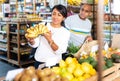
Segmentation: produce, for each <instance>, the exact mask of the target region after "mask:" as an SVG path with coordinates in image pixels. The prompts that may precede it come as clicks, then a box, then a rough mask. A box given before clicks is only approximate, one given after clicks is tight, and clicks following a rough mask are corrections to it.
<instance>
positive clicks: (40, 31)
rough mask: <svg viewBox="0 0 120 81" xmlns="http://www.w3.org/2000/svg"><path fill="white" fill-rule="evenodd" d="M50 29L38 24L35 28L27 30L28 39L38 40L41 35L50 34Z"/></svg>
mask: <svg viewBox="0 0 120 81" xmlns="http://www.w3.org/2000/svg"><path fill="white" fill-rule="evenodd" d="M48 31H49V30H48V28H47V27H46V26H45V25H43V24H38V25H36V26H35V27H30V28H28V29H27V33H26V34H25V37H26V38H36V37H38V35H40V34H44V33H46V32H48Z"/></svg>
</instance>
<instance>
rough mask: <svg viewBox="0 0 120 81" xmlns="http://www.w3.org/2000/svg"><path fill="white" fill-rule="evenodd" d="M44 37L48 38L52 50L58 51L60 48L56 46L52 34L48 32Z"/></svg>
mask: <svg viewBox="0 0 120 81" xmlns="http://www.w3.org/2000/svg"><path fill="white" fill-rule="evenodd" d="M44 37H45V38H46V40H47V41H48V43H49V44H50V46H51V48H52V49H53V50H54V51H56V50H57V49H58V46H57V45H56V44H55V42H54V41H53V40H52V33H51V32H48V33H45V34H44Z"/></svg>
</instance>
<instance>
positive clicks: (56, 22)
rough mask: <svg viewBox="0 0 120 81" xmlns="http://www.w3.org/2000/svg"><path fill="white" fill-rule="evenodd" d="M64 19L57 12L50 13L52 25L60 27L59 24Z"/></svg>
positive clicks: (55, 10)
mask: <svg viewBox="0 0 120 81" xmlns="http://www.w3.org/2000/svg"><path fill="white" fill-rule="evenodd" d="M64 19H65V18H64V17H63V16H62V14H61V13H60V12H59V11H58V10H57V9H54V10H53V11H52V23H53V24H54V25H61V22H62V21H63V20H64Z"/></svg>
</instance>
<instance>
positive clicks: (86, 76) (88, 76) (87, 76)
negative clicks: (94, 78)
mask: <svg viewBox="0 0 120 81" xmlns="http://www.w3.org/2000/svg"><path fill="white" fill-rule="evenodd" d="M83 77H84V78H85V79H87V78H90V77H91V75H90V74H88V73H85V74H84V75H83Z"/></svg>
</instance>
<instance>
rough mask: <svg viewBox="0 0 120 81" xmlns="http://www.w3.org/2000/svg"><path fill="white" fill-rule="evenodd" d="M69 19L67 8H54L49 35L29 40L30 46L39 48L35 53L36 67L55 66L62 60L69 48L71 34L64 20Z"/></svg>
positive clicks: (49, 24)
mask: <svg viewBox="0 0 120 81" xmlns="http://www.w3.org/2000/svg"><path fill="white" fill-rule="evenodd" d="M66 17H67V10H66V7H65V6H63V5H60V4H59V5H55V6H54V7H53V8H52V21H51V23H47V25H46V26H47V27H48V29H49V32H48V33H45V34H44V35H39V37H37V38H35V39H28V42H29V45H30V46H31V47H33V48H36V47H37V50H36V52H35V56H34V57H35V60H36V62H35V67H36V68H38V66H39V64H41V63H42V64H45V65H46V66H53V65H55V64H57V63H59V61H60V60H61V59H62V53H65V52H66V50H67V46H68V40H69V37H70V32H69V31H68V30H67V29H66V28H64V19H65V18H66Z"/></svg>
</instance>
